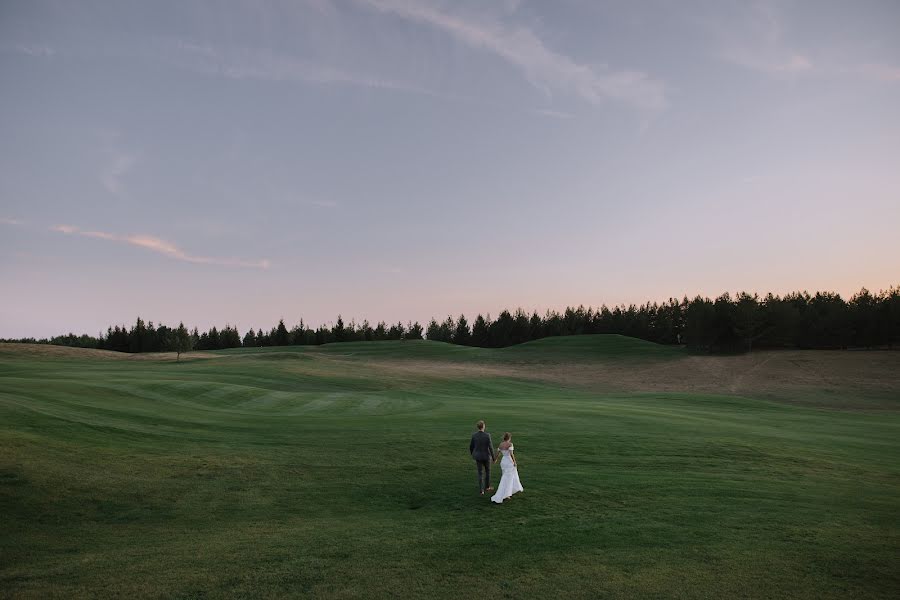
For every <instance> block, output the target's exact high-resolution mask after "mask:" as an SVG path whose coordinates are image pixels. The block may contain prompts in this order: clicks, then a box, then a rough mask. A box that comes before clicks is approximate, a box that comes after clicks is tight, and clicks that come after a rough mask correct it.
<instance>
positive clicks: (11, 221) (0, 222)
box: [0, 218, 24, 226]
mask: <svg viewBox="0 0 900 600" xmlns="http://www.w3.org/2000/svg"><path fill="white" fill-rule="evenodd" d="M0 225H13V226H18V225H24V223H23V222H22V221H20V220H18V219H4V218H0Z"/></svg>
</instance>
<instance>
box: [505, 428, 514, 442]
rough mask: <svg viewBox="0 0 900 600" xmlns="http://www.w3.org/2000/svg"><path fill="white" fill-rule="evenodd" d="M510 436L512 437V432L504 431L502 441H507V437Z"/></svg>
mask: <svg viewBox="0 0 900 600" xmlns="http://www.w3.org/2000/svg"><path fill="white" fill-rule="evenodd" d="M511 437H512V434H511V433H510V432H508V431H507V432H506V433H504V434H503V441H504V442H508V441H509V438H511Z"/></svg>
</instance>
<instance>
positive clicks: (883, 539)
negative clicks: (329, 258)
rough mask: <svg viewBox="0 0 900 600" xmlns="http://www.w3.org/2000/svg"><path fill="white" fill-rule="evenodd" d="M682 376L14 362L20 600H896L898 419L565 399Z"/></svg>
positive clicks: (463, 365) (2, 557)
mask: <svg viewBox="0 0 900 600" xmlns="http://www.w3.org/2000/svg"><path fill="white" fill-rule="evenodd" d="M816 356H817V355H816V354H815V353H810V357H811V358H810V360H815V357H816ZM682 358H683V356H682V355H681V353H680V351H678V350H673V349H669V348H661V347H658V346H654V345H652V344H648V343H645V342H640V341H638V340H631V339H628V338H621V337H619V336H583V337H581V338H555V339H548V340H540V341H537V342H531V343H529V344H524V345H522V346H518V347H513V348H507V349H502V350H484V349H472V348H459V347H454V346H449V345H446V344H438V343H429V342H417V343H408V342H383V343H369V344H365V343H363V344H334V345H329V346H325V347H323V348H299V347H294V348H279V349H272V348H267V349H248V350H243V351H226V352H221V353H218V355H217V356H216V357H215V358H206V359H196V358H190V355H189V358H188V360H182V361H181V362H174V361H171V360H163V359H159V360H153V359H150V360H147V359H126V360H111V359H104V358H95V357H93V355H92V354H91V353H90V352H84V353H81V354H75V355H72V356H68V357H53V356H52V355H49V356H43V355H39V354H36V353H34V352H29V351H25V350H21V351H20V350H19V349H17V348H12V347H10V346H6V347H3V348H0V519H2V530H0V532H2V535H0V596H4V597H33V598H48V597H73V596H87V597H110V596H116V597H134V596H137V597H160V598H246V597H298V596H301V597H302V596H308V597H321V598H394V597H437V598H469V597H492V598H554V597H562V598H595V597H610V598H623V597H657V598H728V597H753V598H775V597H779V598H780V597H797V598H878V597H883V598H893V597H896V594H897V591H898V589H900V574H898V571H900V570H898V568H897V567H898V564H900V500H898V498H900V442H898V440H900V416H898V413H897V412H896V411H895V410H892V409H889V410H880V411H877V412H875V411H873V412H866V411H863V410H858V409H856V408H858V407H856V408H855V407H854V406H850V405H847V406H844V407H843V408H844V409H843V410H834V409H829V410H823V409H821V408H817V407H811V406H809V405H808V402H807V404H804V405H795V404H791V403H788V402H780V403H776V402H771V401H765V400H762V399H760V398H759V397H756V396H754V395H753V394H749V395H748V394H745V395H743V396H732V395H727V394H726V393H725V390H723V392H722V393H721V394H696V393H677V392H666V393H647V392H641V391H640V390H639V389H625V388H624V387H623V389H621V390H617V391H605V392H598V391H596V390H592V389H590V388H589V387H577V386H574V385H565V386H563V385H561V384H560V383H559V380H558V378H553V377H552V376H551V375H552V374H553V372H554V370H555V369H556V368H558V367H564V368H566V369H573V368H580V367H578V365H582V367H583V368H585V369H603V368H604V365H607V364H615V365H616V367H617V368H621V367H622V365H623V363H624V364H625V365H628V364H632V363H633V364H635V365H641V364H646V363H647V362H648V361H650V362H653V361H658V362H660V363H661V364H662V363H666V364H670V363H671V361H676V360H681V359H682ZM692 360H693V359H692ZM485 365H487V366H489V367H490V368H484V369H482V368H481V367H484V366H485ZM505 365H516V366H518V368H519V369H520V370H515V369H510V370H509V371H504V366H505ZM573 365H574V366H573ZM521 369H525V370H526V371H529V372H530V373H531V376H529V377H523V376H522V370H521ZM543 373H546V374H547V378H546V379H544V378H543V377H542V374H543ZM829 385H831V386H832V387H834V386H835V385H836V384H835V383H834V382H833V381H832V382H830V384H829ZM898 392H900V390H898ZM806 393H807V394H813V392H811V391H807V392H806ZM860 406H863V407H865V406H867V405H865V404H864V403H862V404H861V405H860ZM478 418H484V419H485V420H486V421H487V422H488V429H489V430H490V431H492V432H493V433H494V437H495V442H496V441H499V434H500V433H501V432H502V431H504V430H509V431H512V432H513V434H514V441H515V444H516V450H517V456H518V458H519V462H520V476H521V478H522V483H523V485H524V486H525V492H524V493H523V494H520V495H517V496H515V497H514V498H513V499H512V500H510V501H509V502H507V503H505V504H503V505H501V506H495V505H492V504H491V503H490V502H488V501H487V500H486V499H485V498H480V497H478V495H477V493H476V482H475V468H474V464H473V463H472V461H471V459H469V457H468V455H467V444H468V438H469V434H470V432H471V431H472V426H473V423H474V421H475V420H477V419H478ZM498 478H499V470H498V472H497V474H496V475H495V479H494V481H495V483H496V482H497V480H498Z"/></svg>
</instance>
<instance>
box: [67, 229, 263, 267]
mask: <svg viewBox="0 0 900 600" xmlns="http://www.w3.org/2000/svg"><path fill="white" fill-rule="evenodd" d="M51 230H52V231H56V232H59V233H64V234H67V235H80V236H84V237H89V238H94V239H100V240H107V241H111V242H120V243H124V244H130V245H132V246H137V247H139V248H144V249H145V250H150V251H151V252H156V253H158V254H162V255H164V256H167V257H169V258H173V259H175V260H181V261H184V262H189V263H195V264H204V265H221V266H226V267H249V268H255V269H268V268H269V267H270V266H271V264H270V263H269V261H268V260H243V259H237V258H212V257H207V256H194V255H192V254H188V253H187V252H185V251H184V250H182V249H181V248H179V247H178V246H177V245H175V244H173V243H172V242H168V241H166V240H163V239H160V238H158V237H154V236H151V235H141V234H138V235H120V234H115V233H108V232H105V231H89V230H84V229H81V228H79V227H75V226H74V225H55V226H53V227H51Z"/></svg>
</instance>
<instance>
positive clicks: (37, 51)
mask: <svg viewBox="0 0 900 600" xmlns="http://www.w3.org/2000/svg"><path fill="white" fill-rule="evenodd" d="M13 51H15V52H17V53H19V54H25V55H26V56H34V57H37V58H50V57H51V56H53V55H54V54H56V50H54V49H53V48H51V47H50V46H44V45H41V44H16V45H15V46H14V47H13Z"/></svg>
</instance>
